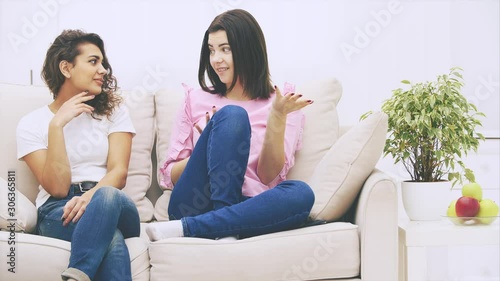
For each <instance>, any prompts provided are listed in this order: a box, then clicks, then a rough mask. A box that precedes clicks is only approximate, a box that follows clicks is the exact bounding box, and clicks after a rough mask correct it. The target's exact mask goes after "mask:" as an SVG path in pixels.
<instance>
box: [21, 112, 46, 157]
mask: <svg viewBox="0 0 500 281" xmlns="http://www.w3.org/2000/svg"><path fill="white" fill-rule="evenodd" d="M41 127H42V126H41V125H40V124H38V123H37V122H36V120H31V119H29V118H26V117H25V118H22V119H21V120H20V121H19V123H18V125H17V129H16V142H17V159H19V160H23V159H22V158H23V157H24V156H26V155H28V154H30V153H31V152H34V151H37V150H41V149H47V148H48V145H47V143H46V141H45V138H44V136H43V131H42V130H41Z"/></svg>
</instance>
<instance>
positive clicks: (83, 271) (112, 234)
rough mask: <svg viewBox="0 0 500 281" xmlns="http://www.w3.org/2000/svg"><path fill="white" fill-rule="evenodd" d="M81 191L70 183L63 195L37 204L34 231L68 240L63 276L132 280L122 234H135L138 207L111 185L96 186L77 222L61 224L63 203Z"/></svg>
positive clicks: (137, 225)
mask: <svg viewBox="0 0 500 281" xmlns="http://www.w3.org/2000/svg"><path fill="white" fill-rule="evenodd" d="M80 195H82V193H81V192H80V190H79V187H78V186H77V185H71V188H70V190H69V192H68V196H67V197H66V198H64V199H56V198H54V197H50V198H49V199H48V200H47V202H45V203H44V204H43V205H42V206H41V207H40V208H38V223H37V234H39V235H43V236H47V237H52V238H57V239H62V240H66V241H71V256H70V260H69V266H68V269H66V270H65V271H64V272H63V273H62V277H63V279H64V280H66V278H68V277H71V278H74V279H76V280H90V279H91V280H117V281H122V280H132V276H131V275H132V274H131V269H130V255H129V252H128V248H127V245H125V240H124V239H125V238H129V237H138V236H139V234H140V220H139V213H138V211H137V208H136V206H135V204H134V202H132V200H130V199H129V198H128V197H127V196H126V195H125V193H123V192H122V191H121V190H119V189H117V188H114V187H101V188H99V189H98V190H97V191H96V192H95V194H94V196H92V200H90V203H89V204H88V205H87V208H86V210H85V213H84V214H83V216H82V217H81V218H80V220H79V221H78V222H76V223H72V222H70V223H69V224H68V225H66V226H63V225H62V220H61V217H62V214H63V207H64V205H65V204H66V202H68V201H69V200H70V199H71V198H73V197H74V196H80Z"/></svg>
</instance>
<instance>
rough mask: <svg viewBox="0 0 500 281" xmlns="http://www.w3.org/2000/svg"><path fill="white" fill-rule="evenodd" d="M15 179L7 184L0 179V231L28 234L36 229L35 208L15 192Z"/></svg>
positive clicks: (25, 198)
mask: <svg viewBox="0 0 500 281" xmlns="http://www.w3.org/2000/svg"><path fill="white" fill-rule="evenodd" d="M16 179H17V177H12V178H11V180H9V182H7V181H6V180H4V179H3V178H0V198H2V199H1V200H0V230H6V231H23V232H28V233H30V232H33V231H34V230H35V227H36V220H37V212H36V207H35V205H34V204H33V202H31V201H30V200H29V199H28V198H27V197H26V196H24V195H23V194H22V193H21V192H19V191H18V190H17V188H16V186H15V185H16V181H15V180H16ZM12 224H13V225H12ZM12 226H13V227H12Z"/></svg>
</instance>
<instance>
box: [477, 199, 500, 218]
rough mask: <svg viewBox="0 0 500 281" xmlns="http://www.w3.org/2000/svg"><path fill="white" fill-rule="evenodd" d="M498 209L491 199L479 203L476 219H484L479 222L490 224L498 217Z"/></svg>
mask: <svg viewBox="0 0 500 281" xmlns="http://www.w3.org/2000/svg"><path fill="white" fill-rule="evenodd" d="M498 212H499V207H498V205H497V203H495V201H493V200H491V199H484V200H481V202H479V212H478V213H477V215H476V217H484V218H480V219H479V220H480V221H481V223H483V224H490V223H492V222H493V221H494V220H495V216H498Z"/></svg>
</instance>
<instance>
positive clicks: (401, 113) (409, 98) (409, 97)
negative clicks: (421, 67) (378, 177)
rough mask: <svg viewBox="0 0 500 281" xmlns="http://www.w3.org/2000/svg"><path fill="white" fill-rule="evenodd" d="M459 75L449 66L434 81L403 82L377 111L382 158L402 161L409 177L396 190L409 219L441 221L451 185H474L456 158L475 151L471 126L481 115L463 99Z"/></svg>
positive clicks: (475, 137)
mask: <svg viewBox="0 0 500 281" xmlns="http://www.w3.org/2000/svg"><path fill="white" fill-rule="evenodd" d="M461 71H462V69H461V68H459V67H454V68H451V70H450V73H449V74H444V75H439V76H437V80H436V81H428V82H421V83H415V84H414V83H411V82H409V81H408V80H403V81H401V82H402V83H403V84H405V85H409V87H408V88H407V89H402V88H399V89H396V90H394V91H393V95H392V97H391V98H389V99H387V100H385V101H384V103H383V104H382V111H383V112H385V113H386V114H387V115H388V117H389V120H388V125H389V127H388V133H389V135H388V138H387V140H386V143H385V148H384V156H387V155H391V156H392V158H393V159H394V163H395V164H397V163H402V164H403V166H404V167H405V169H406V171H407V172H408V174H409V175H410V177H411V180H409V181H404V182H402V184H401V186H402V187H401V188H402V196H403V204H404V207H405V210H406V212H407V214H408V216H409V217H410V219H412V220H437V219H440V218H441V216H442V215H443V214H445V212H446V208H447V206H448V203H449V200H448V199H449V198H448V197H449V195H450V192H451V191H450V190H451V188H452V186H454V185H455V184H456V183H460V184H462V182H463V180H464V179H467V180H468V181H469V182H474V181H475V180H474V173H473V171H472V170H470V169H468V168H467V167H466V166H465V165H464V163H463V162H462V160H461V158H462V157H463V156H466V155H467V153H468V152H470V151H477V148H478V146H479V140H484V136H483V135H482V134H480V133H478V132H477V131H476V127H477V126H481V125H482V124H481V121H480V120H479V119H478V117H480V116H483V117H484V116H485V115H484V113H482V112H479V111H478V110H477V107H476V106H475V105H474V104H472V103H469V102H468V101H467V99H466V98H465V97H464V96H463V95H462V93H461V89H462V87H463V85H464V82H463V77H462V75H461ZM369 114H370V112H368V113H366V114H364V115H363V116H362V117H361V118H366V116H368V115H369ZM427 183H432V185H433V186H431V187H429V186H428V185H429V184H427ZM415 185H417V186H416V187H415ZM422 185H424V186H422ZM434 185H437V186H441V187H434ZM431 192H432V193H431ZM420 196H422V197H420ZM443 196H444V197H445V198H444V199H439V198H441V197H443ZM433 205H435V206H433ZM414 208H420V209H422V210H421V211H423V213H422V212H419V211H418V210H414Z"/></svg>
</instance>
